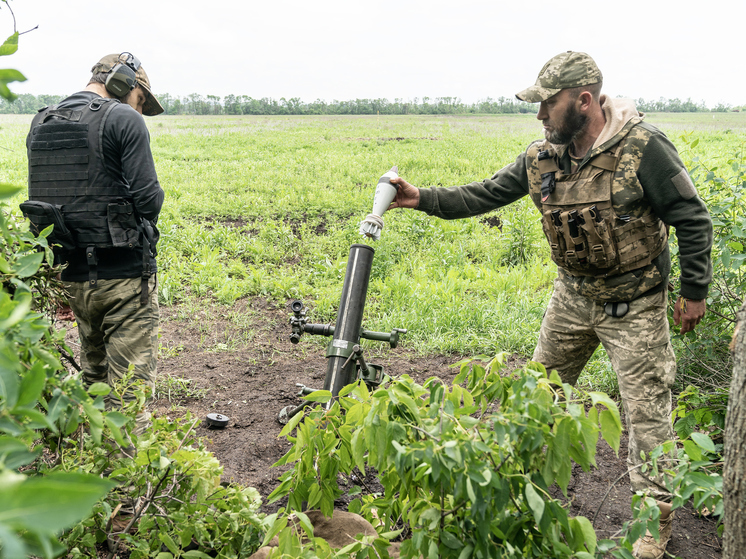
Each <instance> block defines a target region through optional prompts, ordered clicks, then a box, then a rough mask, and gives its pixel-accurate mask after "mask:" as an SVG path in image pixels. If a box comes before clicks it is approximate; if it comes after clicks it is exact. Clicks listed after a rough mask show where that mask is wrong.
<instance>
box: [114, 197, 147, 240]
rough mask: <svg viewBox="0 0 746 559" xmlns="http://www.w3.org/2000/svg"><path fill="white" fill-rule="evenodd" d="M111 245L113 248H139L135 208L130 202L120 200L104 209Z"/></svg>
mask: <svg viewBox="0 0 746 559" xmlns="http://www.w3.org/2000/svg"><path fill="white" fill-rule="evenodd" d="M106 221H107V223H108V225H109V234H110V235H111V245H112V246H113V247H115V248H135V247H139V246H140V231H139V229H138V227H137V218H136V217H135V208H134V207H133V206H132V204H131V203H130V202H126V201H124V200H121V201H119V202H116V203H113V204H109V205H108V206H107V207H106Z"/></svg>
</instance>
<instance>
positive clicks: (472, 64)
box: [0, 0, 746, 107]
mask: <svg viewBox="0 0 746 559" xmlns="http://www.w3.org/2000/svg"><path fill="white" fill-rule="evenodd" d="M10 6H11V8H12V9H13V12H14V13H15V17H16V27H17V29H18V31H21V32H23V31H26V30H28V29H31V28H33V27H36V26H38V29H36V30H34V31H32V32H30V33H27V34H24V35H22V36H21V37H20V41H19V50H18V52H17V53H16V54H14V55H13V56H11V57H3V58H1V59H0V68H8V67H10V68H16V69H18V70H20V71H21V72H23V73H24V74H25V76H26V77H27V78H28V81H27V82H25V83H17V84H11V89H12V90H13V91H14V92H16V93H33V94H35V95H38V94H69V93H73V92H75V91H78V90H80V89H83V88H84V87H85V84H86V83H87V81H88V78H89V77H90V69H91V67H92V66H93V64H94V63H95V62H96V61H97V60H98V59H99V58H101V57H102V56H104V55H105V54H109V53H113V52H121V51H130V52H132V53H133V54H135V56H137V57H138V58H140V60H141V61H142V64H143V67H144V68H145V70H146V71H147V73H148V76H149V77H150V80H151V83H152V88H153V91H154V93H156V95H158V94H163V93H170V94H171V95H179V96H186V95H188V94H190V93H199V94H201V95H205V96H206V95H218V96H220V97H223V96H225V95H228V94H236V95H249V96H251V97H254V98H261V97H272V98H275V99H278V100H279V99H280V98H281V97H285V98H291V97H299V98H301V99H302V100H303V101H306V102H310V101H314V100H316V99H323V100H326V101H332V100H335V99H336V100H348V99H356V98H386V99H389V100H390V101H391V100H393V99H395V98H401V99H404V100H413V99H414V98H420V99H421V98H422V97H424V96H427V97H431V98H435V97H445V96H450V97H458V98H460V99H461V100H462V101H464V102H467V103H472V102H475V101H478V100H481V99H486V98H487V97H492V98H498V97H500V96H505V97H512V96H513V95H514V94H515V93H516V92H518V91H520V90H522V89H524V88H525V87H528V86H529V85H531V84H533V83H534V81H535V80H536V75H537V74H538V72H539V70H540V69H541V67H542V66H543V64H544V63H545V62H546V61H547V60H548V59H549V58H551V57H552V56H554V55H555V54H558V53H560V52H562V51H565V50H579V51H584V52H587V53H588V54H590V55H591V56H592V57H593V58H594V59H595V60H596V62H597V64H598V66H599V67H600V68H601V71H602V72H603V74H604V91H605V92H606V93H608V94H609V95H612V96H619V95H622V96H626V97H633V98H640V97H643V98H645V99H648V100H650V99H658V98H659V97H665V98H669V99H672V98H675V97H678V98H680V99H682V100H685V99H687V98H691V99H692V100H693V101H695V102H700V101H704V102H705V103H706V104H707V105H708V106H710V107H712V106H714V105H716V104H718V103H725V104H730V105H742V104H746V69H744V50H745V47H744V44H745V43H744V38H743V34H744V31H743V26H744V21H746V18H745V17H744V16H746V2H744V1H743V0H709V1H706V2H702V1H697V2H694V1H692V0H679V1H661V0H644V1H640V0H623V1H617V2H597V1H592V0H591V1H586V2H577V3H576V2H506V1H504V0H449V1H446V0H372V1H369V2H360V1H355V0H316V1H310V0H306V1H302V0H262V1H257V0H243V1H240V0H235V1H230V0H206V1H201V2H196V1H194V0H171V1H165V0H147V1H143V0H118V1H117V0H114V1H109V0H10ZM0 32H1V33H0V34H1V35H2V39H0V40H4V38H5V37H7V36H8V35H10V34H11V33H12V32H13V21H12V18H11V17H10V12H9V11H8V8H7V6H5V5H4V4H2V3H0Z"/></svg>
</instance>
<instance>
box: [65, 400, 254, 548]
mask: <svg viewBox="0 0 746 559" xmlns="http://www.w3.org/2000/svg"><path fill="white" fill-rule="evenodd" d="M198 423H199V420H197V419H194V418H192V417H191V416H190V415H189V414H187V416H186V417H184V418H182V419H180V420H177V421H170V420H168V419H167V418H156V419H155V420H154V421H153V425H152V427H151V428H149V429H148V430H147V431H146V432H145V433H144V434H143V435H142V436H140V437H139V438H136V439H134V442H135V443H136V455H135V456H134V460H133V459H130V458H129V457H128V456H125V455H123V454H122V452H130V453H132V450H131V449H130V450H128V449H124V450H123V449H121V448H116V447H117V445H113V442H114V441H109V444H104V445H96V444H95V443H94V441H92V440H91V439H90V438H88V437H85V438H83V440H82V442H81V444H80V445H79V446H78V447H72V446H71V447H68V448H67V450H66V451H65V453H64V457H63V468H64V469H66V470H83V471H90V472H92V473H99V472H102V471H106V472H107V473H108V478H109V479H111V480H114V481H116V482H117V483H118V487H117V488H116V489H115V490H114V491H112V492H110V493H109V494H108V495H106V497H105V498H104V499H102V500H101V501H99V502H98V503H96V505H95V506H93V507H92V513H91V515H90V516H89V517H88V518H87V519H86V520H84V521H83V522H81V523H79V524H78V525H77V526H75V528H74V529H72V530H70V531H69V532H68V533H66V534H65V535H64V537H63V538H62V539H61V541H62V543H63V544H64V545H65V546H66V547H67V549H68V550H69V555H68V557H71V558H75V557H91V556H95V555H96V549H97V545H99V544H102V543H104V542H107V540H108V541H109V542H111V543H110V548H112V547H113V546H114V545H117V544H118V546H119V549H120V550H122V551H123V550H127V551H128V552H129V556H130V557H131V558H132V559H145V558H149V557H156V558H158V559H173V558H174V557H192V558H206V557H218V558H220V559H237V558H239V557H248V556H249V555H251V554H252V553H253V552H254V551H256V550H257V549H258V547H259V543H260V542H261V539H262V536H263V531H262V524H261V518H262V517H261V515H260V514H259V513H258V509H259V506H260V505H261V499H260V498H259V493H258V492H257V491H256V490H255V489H253V488H250V487H246V488H244V487H240V486H237V485H229V486H222V485H221V484H220V475H221V474H222V471H223V470H222V467H221V466H220V463H219V462H218V461H217V459H216V458H215V457H214V456H213V454H212V453H211V452H208V451H207V450H206V449H205V447H204V444H203V443H202V441H201V440H199V439H197V438H196V437H195V436H194V435H193V430H194V428H195V427H196V426H197V424H198ZM113 450H114V451H115V452H112V451H113ZM122 505H123V506H124V508H123V509H121V508H120V507H121V506H122ZM164 548H165V549H167V550H168V551H164Z"/></svg>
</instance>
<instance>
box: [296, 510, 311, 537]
mask: <svg viewBox="0 0 746 559" xmlns="http://www.w3.org/2000/svg"><path fill="white" fill-rule="evenodd" d="M295 516H297V517H298V520H299V521H300V525H301V527H302V528H303V531H304V532H305V533H306V535H307V536H308V539H309V540H312V539H313V524H311V520H310V519H309V518H308V516H306V515H305V514H303V513H302V512H300V511H295Z"/></svg>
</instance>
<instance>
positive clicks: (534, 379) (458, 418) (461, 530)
mask: <svg viewBox="0 0 746 559" xmlns="http://www.w3.org/2000/svg"><path fill="white" fill-rule="evenodd" d="M501 368H502V360H501V358H500V356H498V358H496V359H494V360H492V361H491V362H490V364H489V365H488V366H487V368H485V367H483V366H481V365H480V364H478V363H475V362H474V363H470V364H469V363H464V364H463V365H462V367H461V371H460V373H459V374H458V375H457V377H456V378H455V379H454V381H453V384H452V385H451V386H446V385H444V384H443V383H442V381H440V380H439V379H437V378H431V379H429V380H428V381H427V382H426V383H425V384H424V386H420V385H418V384H416V383H415V382H414V381H413V380H412V379H411V378H409V377H408V376H406V375H405V376H403V377H401V378H399V379H396V380H394V381H393V382H391V384H390V385H387V386H385V387H381V388H379V389H377V390H376V391H375V392H373V393H372V394H370V393H369V392H368V390H367V388H366V387H365V385H364V384H362V383H358V384H357V385H351V386H349V387H347V388H346V389H344V390H343V391H342V393H340V398H339V399H338V400H336V401H334V402H333V403H331V404H330V405H329V409H328V410H327V409H325V408H322V407H317V408H316V409H314V410H312V411H310V412H309V413H308V414H307V415H305V416H303V417H302V416H301V414H299V415H296V416H295V417H294V418H293V419H292V420H291V422H290V423H288V425H287V426H285V428H284V429H283V431H282V433H281V434H282V435H285V436H287V438H288V440H290V441H291V442H292V443H293V448H291V450H290V451H288V453H287V454H286V455H285V456H284V457H283V458H282V459H281V460H280V461H279V462H278V463H277V465H285V464H292V465H293V469H292V470H290V471H288V472H286V473H285V474H283V476H282V478H281V480H282V483H281V484H280V486H279V487H278V488H277V489H276V490H275V491H274V492H273V493H272V495H271V496H270V500H276V499H279V498H280V497H283V496H287V497H288V509H289V510H296V511H297V510H302V508H301V507H302V506H303V505H304V502H306V503H307V507H308V508H319V509H321V511H322V512H324V514H326V515H330V514H332V510H333V505H334V501H335V499H336V498H338V497H339V496H340V495H341V493H342V492H341V491H340V489H339V486H338V481H337V480H338V476H339V475H340V474H343V475H344V476H347V477H348V478H349V477H350V476H352V475H353V472H354V471H355V470H356V469H357V470H359V473H362V474H363V475H365V472H366V470H367V469H373V470H375V471H376V472H377V474H378V476H379V478H380V481H381V484H382V485H383V488H384V490H383V493H382V494H373V495H365V496H362V497H361V498H359V499H356V500H354V501H353V502H352V503H351V505H350V510H351V511H352V512H359V513H360V514H362V515H364V516H365V517H366V518H367V519H368V520H369V521H371V522H372V523H373V524H374V525H376V524H378V525H379V526H378V529H379V531H380V532H381V538H382V539H383V540H386V539H390V538H393V537H397V536H399V535H401V536H403V537H405V538H406V539H405V540H404V542H403V543H402V546H401V552H402V556H403V557H419V556H424V557H429V558H433V559H434V558H437V557H442V558H446V557H453V558H461V559H466V558H468V557H516V558H517V557H581V558H590V557H593V556H594V554H595V553H596V552H601V551H609V550H611V549H612V548H615V544H614V542H611V541H602V542H597V540H596V535H595V532H594V530H593V528H592V526H591V523H590V522H589V521H588V519H586V518H584V517H574V518H570V517H568V515H567V512H566V510H565V508H564V507H563V506H562V505H561V503H560V502H559V501H558V500H557V499H555V498H554V497H553V496H552V494H551V493H550V490H549V488H550V487H551V486H552V485H553V484H555V483H556V484H557V486H559V488H560V489H561V490H562V491H563V492H566V489H567V484H568V482H569V480H570V473H571V468H572V463H573V462H575V463H577V464H579V465H580V466H582V468H583V469H584V470H586V471H587V470H589V469H590V468H591V467H592V466H594V465H595V454H596V444H597V442H598V439H599V434H601V435H602V436H603V438H604V439H605V440H606V441H607V442H608V443H609V444H610V445H611V446H612V448H614V449H615V450H618V447H619V436H620V433H621V430H622V425H621V421H620V418H619V411H618V409H617V407H616V405H615V404H614V402H613V401H612V400H610V399H609V398H608V397H607V396H606V395H604V394H601V393H589V394H582V393H577V392H575V391H574V390H573V389H572V388H571V387H570V386H569V385H566V384H565V385H563V384H562V383H561V382H560V380H559V377H557V375H556V373H553V375H552V376H551V377H549V378H547V374H546V372H545V371H544V370H543V368H542V367H541V365H538V364H533V363H532V364H529V365H528V366H527V367H525V368H524V369H523V370H522V371H520V372H518V373H516V374H514V375H510V376H504V377H503V376H500V374H499V371H500V369H501ZM307 399H309V400H312V401H320V402H329V401H330V399H331V394H329V393H328V392H325V391H318V392H315V393H313V394H311V395H309V396H307ZM584 404H588V406H589V407H588V409H587V410H586V408H585V407H584ZM293 431H295V436H291V433H293ZM288 514H289V513H288V512H286V511H285V509H281V510H280V512H279V513H278V514H276V515H273V516H272V517H268V519H267V523H268V524H269V522H270V521H272V524H271V526H270V528H269V530H268V532H267V534H266V536H265V542H267V541H269V539H271V538H272V537H273V536H274V535H276V534H278V533H280V534H281V538H280V539H281V541H283V539H284V541H286V542H287V543H286V547H288V548H290V547H293V546H298V545H299V543H298V541H297V539H296V540H293V538H292V537H291V532H292V529H291V528H290V527H287V523H288ZM365 544H370V545H372V546H373V547H375V549H376V551H377V552H378V553H382V551H383V548H385V542H382V541H380V540H377V541H375V542H360V544H357V545H358V548H357V549H353V547H350V549H348V550H347V552H348V553H351V552H353V551H355V552H356V555H355V556H356V557H375V552H374V551H373V548H372V547H370V545H365ZM355 545H356V544H353V546H355ZM285 551H286V550H285ZM296 551H298V549H296ZM317 551H318V550H317ZM276 553H278V554H279V553H283V550H282V549H278V551H277V552H276ZM277 556H279V555H277ZM303 556H307V554H304V555H303ZM308 556H310V555H308ZM620 556H621V555H620Z"/></svg>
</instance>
